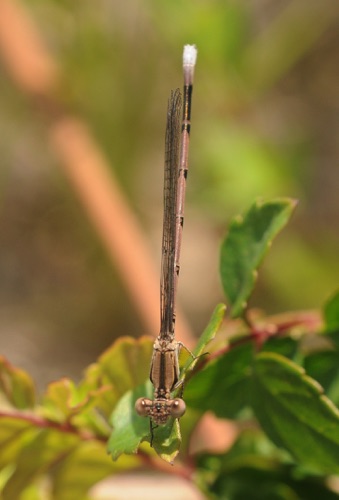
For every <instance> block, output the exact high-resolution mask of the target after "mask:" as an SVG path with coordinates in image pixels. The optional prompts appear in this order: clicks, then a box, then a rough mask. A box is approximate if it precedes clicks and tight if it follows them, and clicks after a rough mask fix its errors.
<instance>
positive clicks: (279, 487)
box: [198, 427, 339, 500]
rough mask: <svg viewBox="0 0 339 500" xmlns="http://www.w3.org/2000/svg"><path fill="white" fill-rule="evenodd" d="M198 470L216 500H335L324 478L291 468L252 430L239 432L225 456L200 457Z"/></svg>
mask: <svg viewBox="0 0 339 500" xmlns="http://www.w3.org/2000/svg"><path fill="white" fill-rule="evenodd" d="M198 470H199V471H200V475H201V476H202V477H203V476H205V477H208V479H209V488H208V491H209V492H210V493H212V492H213V493H214V495H215V497H216V498H218V499H225V500H230V499H232V500H242V499H244V498H248V499H251V500H263V499H265V500H273V499H274V500H278V499H281V500H300V499H307V500H318V499H319V498H321V499H322V500H325V499H326V500H338V498H339V495H337V494H336V493H334V492H332V491H331V490H330V489H329V485H328V484H327V481H326V478H322V477H319V476H314V475H309V474H308V473H307V472H306V471H305V470H301V468H300V467H298V466H295V465H294V464H291V460H290V457H289V455H288V453H286V452H285V451H284V450H281V449H278V448H276V446H274V445H273V444H272V443H271V442H270V441H269V440H268V439H267V438H266V436H265V435H264V434H263V433H262V432H260V430H259V429H256V428H255V427H252V428H248V429H245V430H243V431H242V432H241V433H240V435H239V437H238V438H237V440H236V441H235V443H234V444H233V446H232V447H231V449H230V450H228V451H227V452H226V453H224V454H222V455H220V454H205V455H202V456H200V457H199V459H198ZM213 498H214V497H213Z"/></svg>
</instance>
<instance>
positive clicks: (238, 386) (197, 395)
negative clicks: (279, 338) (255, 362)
mask: <svg viewBox="0 0 339 500" xmlns="http://www.w3.org/2000/svg"><path fill="white" fill-rule="evenodd" d="M252 358H253V347H252V345H251V344H250V343H246V344H244V345H240V346H237V347H235V346H233V347H232V349H231V350H230V351H229V352H227V353H226V354H225V355H224V356H222V357H220V358H218V359H217V360H216V361H212V362H211V363H209V364H208V365H207V366H206V368H205V369H203V370H201V371H200V372H198V373H197V374H195V375H194V377H192V379H191V380H190V381H189V383H188V384H187V388H186V391H185V401H186V403H187V405H188V406H189V407H192V408H195V409H199V410H201V411H209V410H210V411H213V412H214V413H215V415H216V416H217V417H221V418H235V417H236V416H237V414H238V413H239V411H240V410H242V409H243V408H244V407H245V406H247V405H249V404H250V376H251V362H252Z"/></svg>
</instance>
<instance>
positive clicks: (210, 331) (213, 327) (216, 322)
mask: <svg viewBox="0 0 339 500" xmlns="http://www.w3.org/2000/svg"><path fill="white" fill-rule="evenodd" d="M225 312H226V306H225V304H218V305H217V306H216V308H215V309H214V311H213V314H212V317H211V319H210V321H209V323H208V325H207V326H206V328H205V330H204V331H203V333H202V335H201V336H200V338H199V340H198V342H197V345H196V346H195V348H194V349H193V355H194V359H193V360H192V357H191V356H190V357H189V359H188V360H187V362H186V363H185V365H184V366H183V368H182V370H181V373H180V379H181V380H185V377H186V375H187V374H188V373H189V372H191V371H192V370H193V368H194V367H195V365H196V364H197V363H198V362H199V358H200V357H201V355H202V354H203V353H204V351H205V347H206V346H207V344H208V343H209V342H211V340H213V339H214V337H215V335H216V333H217V331H218V330H219V328H220V325H221V323H222V321H223V319H224V316H225Z"/></svg>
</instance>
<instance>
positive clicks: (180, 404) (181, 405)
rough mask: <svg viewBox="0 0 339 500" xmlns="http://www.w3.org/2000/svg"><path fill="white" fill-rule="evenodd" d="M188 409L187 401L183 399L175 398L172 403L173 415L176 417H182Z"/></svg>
mask: <svg viewBox="0 0 339 500" xmlns="http://www.w3.org/2000/svg"><path fill="white" fill-rule="evenodd" d="M185 411H186V405H185V402H184V401H183V400H182V399H179V398H176V399H173V402H172V404H171V416H172V417H174V418H180V417H182V416H183V414H184V413H185Z"/></svg>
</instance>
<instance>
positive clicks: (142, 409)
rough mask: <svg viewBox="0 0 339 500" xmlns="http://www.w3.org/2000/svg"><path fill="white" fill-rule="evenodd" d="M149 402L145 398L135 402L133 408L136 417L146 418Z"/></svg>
mask: <svg viewBox="0 0 339 500" xmlns="http://www.w3.org/2000/svg"><path fill="white" fill-rule="evenodd" d="M149 403H150V401H149V400H148V399H145V398H139V399H137V400H136V402H135V405H134V408H135V411H136V412H137V414H138V415H140V416H141V417H147V415H148V409H149Z"/></svg>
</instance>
